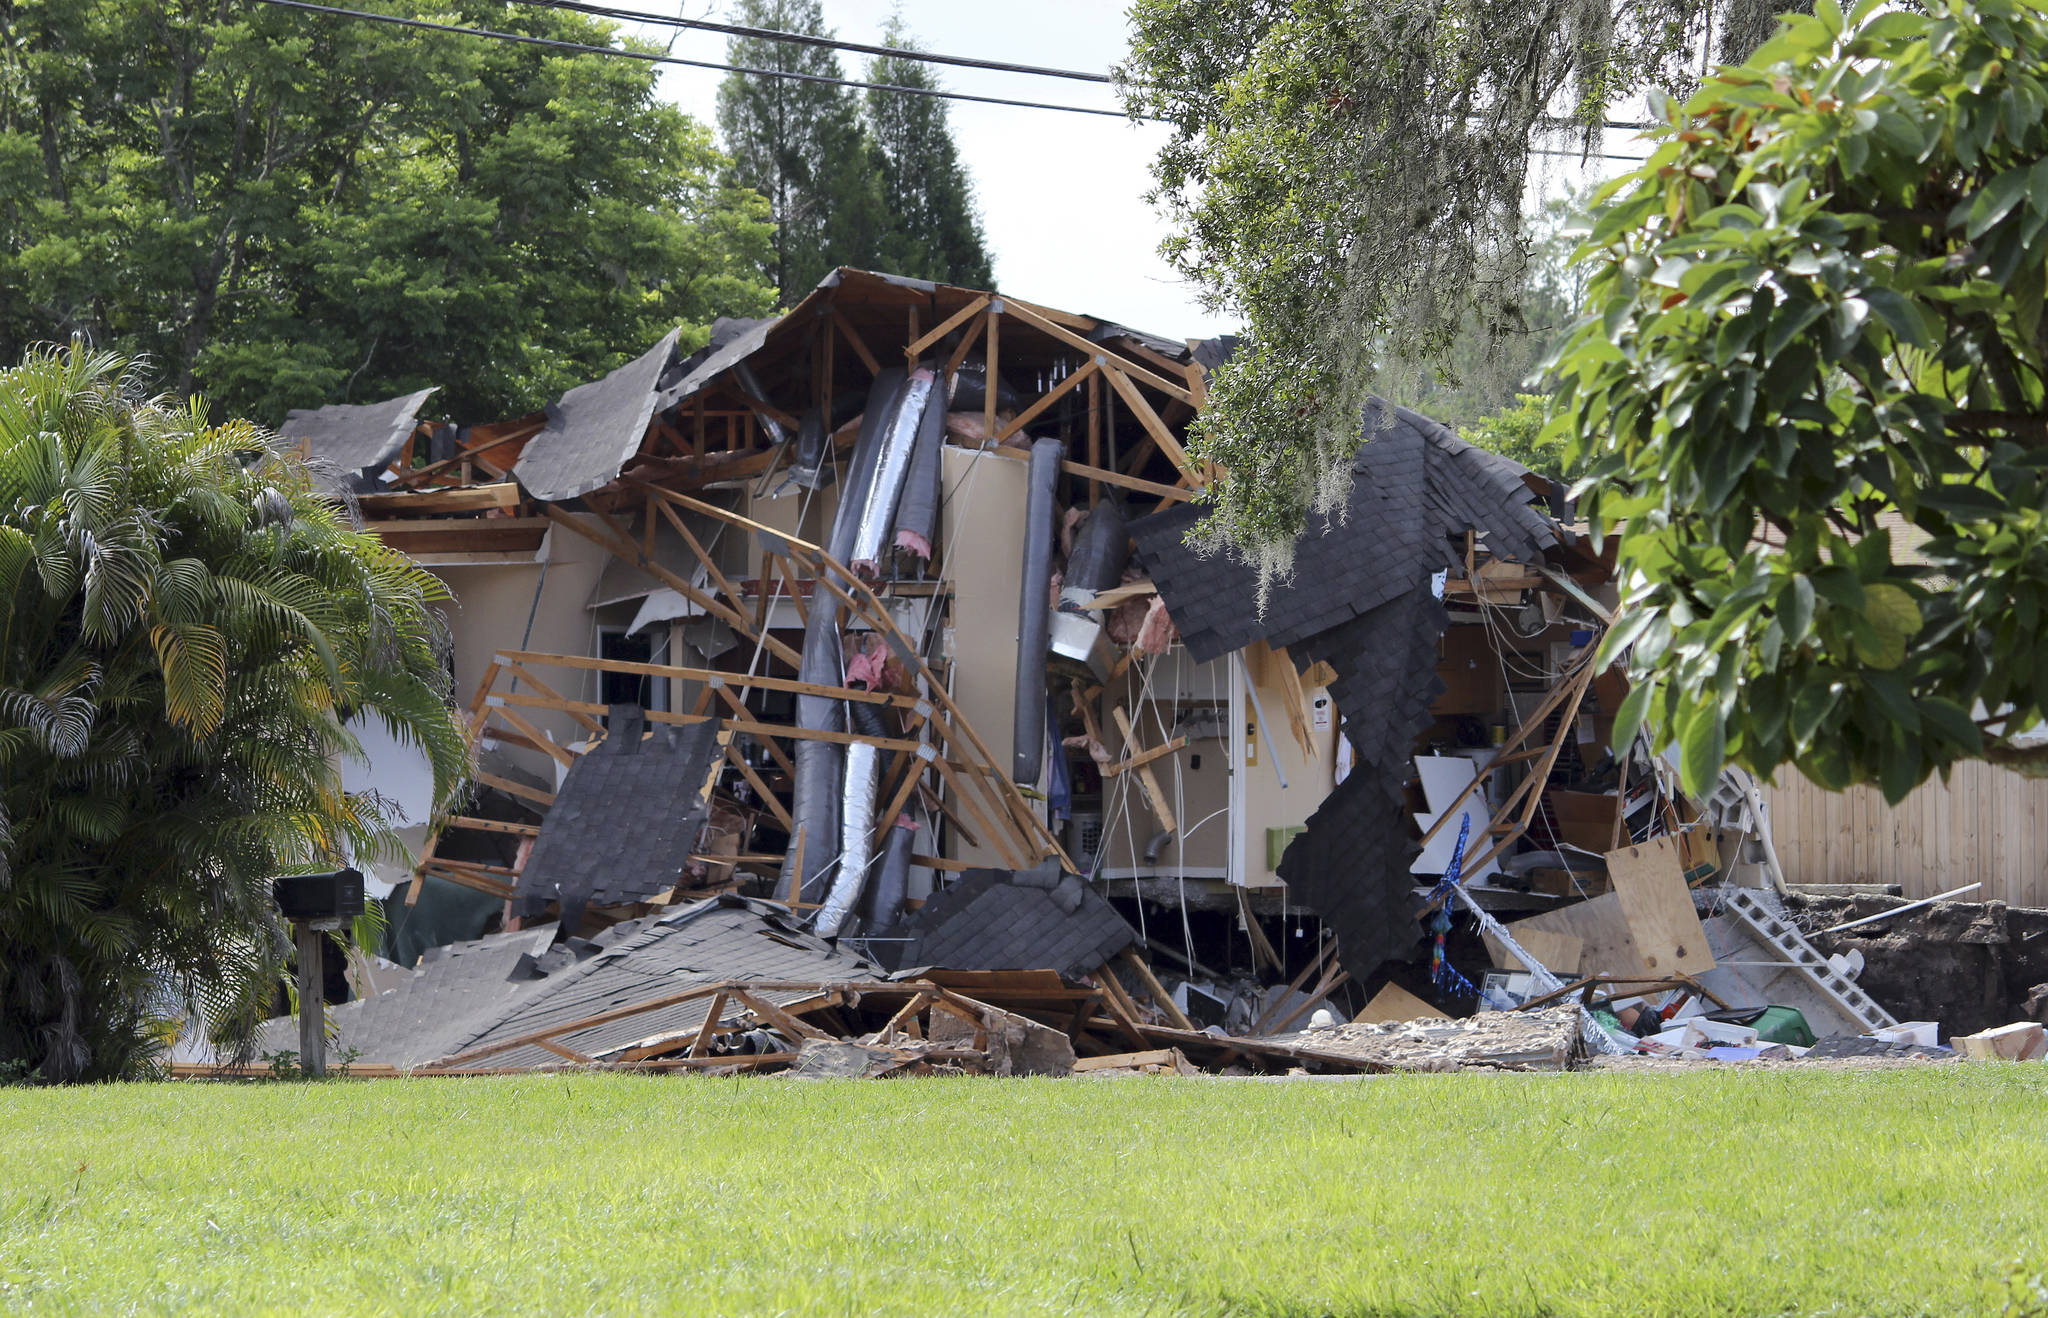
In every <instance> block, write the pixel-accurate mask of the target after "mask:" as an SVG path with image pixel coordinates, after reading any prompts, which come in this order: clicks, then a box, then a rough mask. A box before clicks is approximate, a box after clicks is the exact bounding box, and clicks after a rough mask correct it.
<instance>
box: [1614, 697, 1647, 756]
mask: <svg viewBox="0 0 2048 1318" xmlns="http://www.w3.org/2000/svg"><path fill="white" fill-rule="evenodd" d="M1656 690H1657V683H1656V680H1655V679H1654V678H1648V677H1646V678H1643V679H1641V680H1639V681H1638V682H1637V683H1636V684H1635V685H1634V686H1633V687H1630V688H1629V693H1628V694H1627V695H1626V696H1623V697H1622V700H1621V708H1620V709H1618V710H1616V711H1615V712H1614V746H1613V748H1614V753H1615V754H1616V755H1617V756H1619V755H1623V754H1626V753H1627V751H1628V747H1629V746H1630V745H1632V744H1633V743H1634V742H1635V739H1636V733H1637V732H1638V731H1640V730H1641V728H1642V726H1643V716H1644V715H1645V714H1647V713H1648V712H1649V709H1650V699H1651V697H1652V696H1653V695H1655V694H1656Z"/></svg>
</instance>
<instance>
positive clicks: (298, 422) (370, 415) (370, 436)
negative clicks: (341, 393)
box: [277, 386, 434, 490]
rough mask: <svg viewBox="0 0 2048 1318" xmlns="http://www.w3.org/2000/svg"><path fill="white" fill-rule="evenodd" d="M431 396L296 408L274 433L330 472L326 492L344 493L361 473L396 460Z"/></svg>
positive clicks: (427, 392)
mask: <svg viewBox="0 0 2048 1318" xmlns="http://www.w3.org/2000/svg"><path fill="white" fill-rule="evenodd" d="M433 392H434V388H433V387H432V386H429V387H428V388H425V389H422V390H420V391H419V392H417V393H410V394H401V395H400V396H399V397H397V398H387V399H385V400H384V401H382V402H380V403H330V404H328V405H327V406H326V407H313V408H294V409H293V410H291V411H290V412H287V413H285V418H284V424H283V425H281V426H279V427H278V428H277V433H278V434H279V435H280V436H281V437H283V438H284V439H287V440H297V441H303V442H304V443H305V445H306V455H307V457H309V458H310V459H312V461H313V462H315V463H316V464H319V465H320V466H322V467H326V468H331V469H332V472H333V475H332V477H331V478H329V479H327V480H326V484H327V487H328V488H329V489H335V490H339V489H347V488H349V486H350V485H351V484H352V483H353V480H354V477H355V476H356V475H357V474H358V473H359V472H362V471H363V470H365V469H366V468H370V467H381V466H383V465H384V464H385V463H387V462H389V461H391V460H392V459H393V458H395V457H397V456H398V451H399V450H400V449H402V448H404V447H405V441H406V438H407V437H408V436H409V435H411V434H412V432H413V428H414V426H415V425H417V424H418V422H417V418H418V416H419V411H420V408H421V407H422V406H423V405H424V404H425V403H426V401H427V398H428V397H429V396H430V395H431V394H433ZM321 475H322V476H323V477H326V476H327V475H328V473H326V472H322V473H321Z"/></svg>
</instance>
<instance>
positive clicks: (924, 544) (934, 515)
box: [896, 387, 946, 563]
mask: <svg viewBox="0 0 2048 1318" xmlns="http://www.w3.org/2000/svg"><path fill="white" fill-rule="evenodd" d="M945 447H946V399H945V396H944V394H943V393H941V392H940V390H938V389H937V388H936V387H934V388H933V390H932V395H931V397H930V399H928V400H927V401H926V403H925V405H924V418H923V420H922V422H920V424H919V425H918V427H917V448H916V451H915V452H913V453H912V454H911V457H910V475H909V477H908V478H906V479H905V481H904V483H903V497H902V498H901V499H900V500H899V501H898V502H897V505H896V547H897V548H898V549H907V550H909V551H910V552H911V553H913V554H915V555H916V556H917V557H918V558H919V559H920V560H921V561H923V562H927V563H929V562H930V561H931V557H932V544H933V542H934V541H935V540H936V539H937V538H938V533H939V502H940V499H941V498H942V497H943V495H944V490H943V488H942V485H943V478H944V465H945V464H944V450H945Z"/></svg>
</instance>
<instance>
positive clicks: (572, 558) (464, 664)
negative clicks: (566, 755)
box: [429, 527, 609, 778]
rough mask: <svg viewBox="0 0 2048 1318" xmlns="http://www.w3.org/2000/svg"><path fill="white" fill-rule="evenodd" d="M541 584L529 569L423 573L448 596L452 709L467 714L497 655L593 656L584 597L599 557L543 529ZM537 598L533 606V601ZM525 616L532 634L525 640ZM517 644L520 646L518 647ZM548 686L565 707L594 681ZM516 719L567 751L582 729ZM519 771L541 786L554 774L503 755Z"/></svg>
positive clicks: (572, 538)
mask: <svg viewBox="0 0 2048 1318" xmlns="http://www.w3.org/2000/svg"><path fill="white" fill-rule="evenodd" d="M545 552H546V554H547V557H548V569H547V580H546V582H545V584H543V583H542V581H541V565H540V564H539V563H538V562H532V563H483V564H477V565H474V566H464V565H460V564H452V565H450V564H443V565H437V566H434V567H432V568H430V569H429V570H430V571H431V572H433V574H434V575H435V576H437V577H439V578H441V580H442V581H443V582H445V583H447V586H448V590H449V593H450V594H452V595H453V596H454V599H452V600H450V601H449V602H447V603H446V604H444V605H443V606H442V608H443V610H444V611H445V612H446V614H447V617H448V625H449V629H450V631H451V632H453V634H454V637H455V701H456V703H457V704H458V705H460V706H462V707H464V708H467V706H468V704H469V701H470V699H471V697H473V696H474V695H475V694H476V688H477V683H478V682H480V681H482V680H483V676H484V673H485V671H486V670H487V669H488V668H489V667H490V664H491V660H492V657H493V656H494V655H496V654H497V653H498V652H499V651H501V650H517V649H521V648H524V649H528V650H538V651H545V652H547V653H550V654H575V655H588V654H591V653H593V652H594V651H595V649H596V628H595V624H594V622H593V620H592V617H591V613H590V608H589V604H590V596H591V592H592V591H593V590H594V589H595V588H596V586H597V581H598V577H599V576H600V575H601V574H602V573H603V571H604V565H605V561H606V559H607V558H608V557H609V555H607V554H606V553H605V551H604V550H603V549H601V548H599V547H598V546H597V545H594V544H592V543H591V542H590V541H588V540H586V539H584V538H583V537H582V536H579V535H574V534H571V533H570V532H567V531H564V530H563V529H561V528H560V527H553V528H550V529H549V531H548V539H547V543H546V546H545ZM536 590H538V591H539V594H540V598H539V602H538V604H537V605H536V603H535V599H534V595H535V591H536ZM529 612H530V613H531V614H532V617H533V634H532V636H531V638H530V639H527V638H526V623H527V616H528V614H529ZM522 641H523V642H524V643H523V645H522ZM542 676H543V677H544V679H545V680H546V681H547V682H548V685H550V686H552V687H554V688H555V690H557V691H559V692H561V694H562V695H564V696H565V697H568V698H569V699H572V700H594V699H596V698H597V694H596V693H597V674H595V673H580V674H572V673H569V672H566V671H563V670H555V671H553V672H549V673H546V674H543V675H542ZM520 713H521V715H522V716H524V717H525V718H526V719H527V720H528V721H530V722H531V723H532V724H533V725H534V726H535V727H537V728H540V729H541V730H542V731H544V732H551V733H553V734H554V737H555V740H557V741H558V742H561V743H563V744H565V745H566V744H568V743H570V742H574V741H577V740H579V739H580V737H581V735H582V729H581V728H580V727H579V726H578V725H577V723H576V721H575V720H574V719H572V718H570V717H569V716H568V715H567V714H562V713H557V712H555V711H553V710H545V709H525V710H521V711H520ZM507 750H508V752H509V753H511V754H512V755H513V757H514V758H515V759H516V760H517V761H518V762H519V763H520V764H521V765H522V766H524V767H525V768H527V769H529V770H531V771H532V772H534V773H537V774H541V775H543V776H544V777H547V778H553V777H554V766H553V765H552V763H550V762H549V761H548V759H547V758H546V757H545V756H542V755H539V754H536V753H533V752H527V751H516V750H512V749H511V748H509V747H508V748H507Z"/></svg>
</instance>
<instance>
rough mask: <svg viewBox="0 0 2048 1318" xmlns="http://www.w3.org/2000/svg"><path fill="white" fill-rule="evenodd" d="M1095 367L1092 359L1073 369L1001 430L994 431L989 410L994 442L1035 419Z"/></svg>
mask: <svg viewBox="0 0 2048 1318" xmlns="http://www.w3.org/2000/svg"><path fill="white" fill-rule="evenodd" d="M1097 369H1099V368H1098V367H1097V366H1096V365H1095V363H1094V362H1092V361H1091V362H1088V363H1086V364H1084V365H1083V366H1082V367H1081V369H1080V370H1078V371H1075V372H1074V373H1073V374H1072V375H1069V376H1068V377H1067V378H1066V379H1064V380H1062V381H1060V382H1059V383H1058V384H1056V385H1054V386H1053V387H1052V388H1050V389H1048V390H1046V391H1045V392H1044V393H1043V394H1041V395H1039V398H1038V401H1037V402H1035V403H1033V404H1032V405H1031V406H1029V407H1027V408H1025V409H1024V410H1023V411H1021V412H1019V413H1018V414H1017V415H1016V417H1015V418H1013V419H1012V420H1011V421H1010V423H1009V424H1008V425H1006V426H1004V427H1003V428H1002V430H1001V432H999V433H998V432H996V431H995V429H994V427H995V417H994V415H993V412H991V414H990V416H989V418H988V425H989V427H990V433H991V434H994V435H995V441H994V442H996V443H1001V442H1002V441H1003V440H1006V439H1008V438H1009V437H1010V436H1012V435H1014V434H1016V433H1017V432H1018V431H1020V430H1022V429H1023V428H1024V427H1026V426H1028V425H1030V424H1031V423H1032V422H1033V421H1036V420H1037V419H1038V418H1039V416H1040V415H1041V414H1042V413H1043V412H1044V411H1045V410H1046V409H1047V408H1049V407H1051V406H1052V405H1053V404H1054V403H1057V402H1058V401H1059V400H1060V399H1061V398H1063V397H1065V396H1066V395H1067V393H1068V392H1069V391H1070V390H1073V389H1078V388H1079V387H1080V386H1082V385H1084V384H1086V383H1087V382H1088V378H1089V377H1090V376H1092V375H1093V374H1095V372H1096V370H1097Z"/></svg>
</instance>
